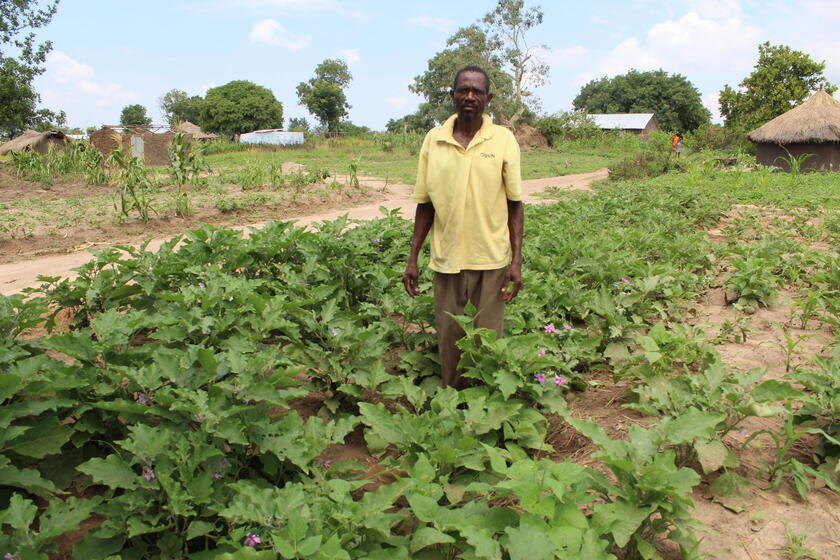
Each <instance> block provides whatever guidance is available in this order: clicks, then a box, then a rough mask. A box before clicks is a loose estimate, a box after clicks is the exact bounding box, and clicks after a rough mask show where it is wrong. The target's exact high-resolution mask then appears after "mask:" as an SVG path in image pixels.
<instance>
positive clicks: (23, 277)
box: [0, 168, 608, 295]
mask: <svg viewBox="0 0 840 560" xmlns="http://www.w3.org/2000/svg"><path fill="white" fill-rule="evenodd" d="M607 175H608V170H607V169H606V168H604V169H599V170H597V171H593V172H590V173H579V174H576V175H564V176H561V177H548V178H545V179H532V180H529V181H524V182H523V185H522V190H523V195H524V196H523V199H524V201H525V202H526V203H528V204H541V203H545V202H550V201H551V199H545V198H541V197H539V196H537V195H538V194H539V193H542V192H544V191H545V190H547V189H549V188H552V187H557V188H561V189H567V190H588V189H589V188H590V185H591V184H592V183H593V182H594V181H598V180H601V179H605V178H606V177H607ZM360 179H363V180H364V183H365V185H367V186H369V187H372V188H383V189H386V192H387V196H386V198H385V199H384V200H379V201H377V202H376V203H374V204H368V205H365V206H357V207H355V208H346V207H338V208H332V209H330V210H325V211H322V212H319V213H317V214H310V215H304V216H300V217H297V218H296V221H297V223H298V224H299V225H309V224H311V223H313V222H322V221H329V220H335V219H336V218H339V217H341V216H343V215H344V214H347V215H348V216H349V217H350V218H351V219H353V220H371V219H374V218H379V217H381V216H382V213H381V211H380V207H383V206H384V207H385V208H387V209H388V210H395V209H399V211H400V213H401V214H402V215H403V216H404V217H406V218H411V216H412V213H413V211H414V207H415V204H414V202H413V201H412V200H411V191H412V189H413V187H412V186H411V185H392V184H391V185H387V188H386V186H385V182H384V181H379V182H378V181H377V180H376V179H374V178H364V177H360ZM379 183H381V184H379ZM264 224H265V222H260V223H256V224H250V225H247V226H231V227H232V229H239V230H243V231H247V230H248V228H250V227H260V226H262V225H264ZM168 239H169V237H167V238H161V239H154V240H152V242H151V243H149V250H152V251H154V250H157V248H158V247H160V246H161V245H162V244H163V243H164V242H165V241H167V240H168ZM108 245H109V244H108V243H101V244H90V246H89V247H88V248H94V249H95V248H98V247H106V246H108ZM88 260H90V253H88V252H87V251H78V252H74V253H68V254H65V255H53V256H48V257H41V258H37V259H32V260H24V261H17V262H12V263H7V264H2V265H0V293H2V294H4V295H10V294H15V293H18V292H20V291H21V290H23V289H24V288H28V287H34V286H38V285H40V283H39V282H38V281H37V277H38V275H44V276H65V277H66V276H73V271H72V269H73V268H75V267H78V266H81V265H82V264H84V263H86V262H87V261H88Z"/></svg>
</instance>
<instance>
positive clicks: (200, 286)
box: [198, 282, 207, 290]
mask: <svg viewBox="0 0 840 560" xmlns="http://www.w3.org/2000/svg"><path fill="white" fill-rule="evenodd" d="M198 287H199V288H201V289H202V290H203V289H204V288H206V287H207V286H205V285H204V282H199V283H198Z"/></svg>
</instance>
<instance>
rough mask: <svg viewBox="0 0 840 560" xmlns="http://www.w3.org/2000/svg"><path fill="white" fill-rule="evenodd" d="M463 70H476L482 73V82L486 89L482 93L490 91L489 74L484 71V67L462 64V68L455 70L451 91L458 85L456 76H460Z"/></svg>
mask: <svg viewBox="0 0 840 560" xmlns="http://www.w3.org/2000/svg"><path fill="white" fill-rule="evenodd" d="M464 72H478V73H479V74H484V82H485V83H486V84H487V87H486V90H487V91H485V92H484V93H490V76H488V75H487V72H485V71H484V68H482V67H481V66H464V67H463V68H461V69H460V70H458V71H457V72H455V81H454V82H452V91H453V92H454V91H455V89H456V88H457V87H458V78H460V77H461V74H463V73H464Z"/></svg>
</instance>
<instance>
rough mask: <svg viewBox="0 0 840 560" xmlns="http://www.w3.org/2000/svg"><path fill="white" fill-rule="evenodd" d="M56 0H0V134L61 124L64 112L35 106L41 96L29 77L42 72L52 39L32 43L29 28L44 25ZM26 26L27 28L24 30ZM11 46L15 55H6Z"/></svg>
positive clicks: (51, 12) (8, 134)
mask: <svg viewBox="0 0 840 560" xmlns="http://www.w3.org/2000/svg"><path fill="white" fill-rule="evenodd" d="M57 7H58V0H52V1H49V2H47V3H46V4H45V5H44V6H43V7H41V6H40V5H39V2H38V0H2V1H0V134H4V135H7V136H13V135H15V134H18V133H20V132H22V131H23V130H24V129H26V128H28V127H39V128H43V127H44V126H46V125H48V124H53V123H55V124H63V120H64V117H65V115H64V113H63V112H60V113H58V114H55V113H53V112H51V111H49V110H47V109H40V110H39V109H37V105H38V103H39V102H40V100H41V98H40V96H39V95H38V93H37V92H36V91H35V90H34V89H33V87H32V80H33V79H34V78H35V77H36V76H38V75H39V74H41V73H43V72H44V66H43V64H44V62H45V61H46V56H47V53H49V52H50V50H52V43H51V42H50V41H45V42H43V43H41V44H38V45H36V44H35V33H34V32H32V31H31V30H32V29H37V28H39V27H43V26H45V25H46V24H47V23H49V22H50V20H51V19H52V17H53V15H55V12H56V9H57ZM26 30H30V31H29V32H28V33H26V34H24V33H25V32H26ZM9 47H12V48H13V49H14V50H16V51H17V56H16V57H14V56H9V55H8V53H7V50H8V48H9Z"/></svg>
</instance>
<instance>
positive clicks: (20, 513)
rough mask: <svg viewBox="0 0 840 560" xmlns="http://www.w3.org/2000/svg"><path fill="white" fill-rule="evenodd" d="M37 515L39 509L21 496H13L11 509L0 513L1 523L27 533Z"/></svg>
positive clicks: (10, 502)
mask: <svg viewBox="0 0 840 560" xmlns="http://www.w3.org/2000/svg"><path fill="white" fill-rule="evenodd" d="M37 514H38V507H37V506H36V505H35V504H34V503H32V501H31V500H27V499H26V498H24V497H23V496H21V495H20V494H13V495H12V499H11V500H9V507H8V508H6V509H5V510H4V511H2V512H0V523H2V524H5V525H9V526H11V527H12V528H13V529H16V530H18V531H22V532H24V533H26V532H28V531H29V526H30V525H32V522H33V521H35V515H37Z"/></svg>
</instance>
